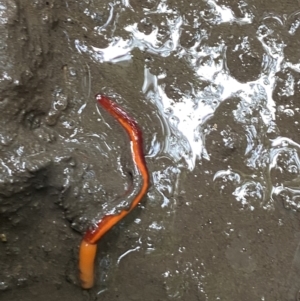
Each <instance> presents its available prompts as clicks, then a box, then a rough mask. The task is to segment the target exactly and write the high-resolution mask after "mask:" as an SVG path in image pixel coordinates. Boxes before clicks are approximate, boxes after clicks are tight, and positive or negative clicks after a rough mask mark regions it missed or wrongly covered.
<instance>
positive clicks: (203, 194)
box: [0, 0, 300, 301]
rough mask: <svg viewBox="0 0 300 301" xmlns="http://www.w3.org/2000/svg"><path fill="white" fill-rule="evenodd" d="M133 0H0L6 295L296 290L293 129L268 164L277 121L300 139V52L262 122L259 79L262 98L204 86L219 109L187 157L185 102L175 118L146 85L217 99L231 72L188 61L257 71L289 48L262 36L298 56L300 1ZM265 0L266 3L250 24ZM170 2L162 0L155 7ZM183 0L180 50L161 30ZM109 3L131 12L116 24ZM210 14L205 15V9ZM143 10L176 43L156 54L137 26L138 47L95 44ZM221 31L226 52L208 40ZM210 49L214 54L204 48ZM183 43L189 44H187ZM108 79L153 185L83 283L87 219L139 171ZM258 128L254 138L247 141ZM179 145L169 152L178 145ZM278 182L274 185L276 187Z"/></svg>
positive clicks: (0, 194) (200, 296) (256, 295)
mask: <svg viewBox="0 0 300 301" xmlns="http://www.w3.org/2000/svg"><path fill="white" fill-rule="evenodd" d="M123 2H124V3H123ZM127 2H128V1H122V5H123V6H122V7H121V8H120V7H118V6H117V4H114V5H113V4H112V3H110V2H109V1H108V2H107V3H106V2H105V3H102V2H101V1H65V2H61V1H57V0H52V1H51V0H49V1H41V0H34V1H25V0H24V1H17V0H15V1H13V0H0V58H1V59H0V91H1V94H0V95H1V97H0V110H1V114H0V124H1V126H0V299H1V300H7V301H14V300H24V301H27V300H28V301H29V300H32V301H35V300H41V299H43V300H45V301H51V300H74V301H76V300H100V299H101V300H145V301H147V300H149V301H153V300H174V299H178V300H246V301H247V300H249V301H253V300H288V301H290V300H296V299H295V298H296V295H297V292H298V291H299V288H300V281H299V279H300V278H299V275H300V266H299V264H298V261H299V257H300V253H299V241H300V236H299V231H300V221H299V219H300V216H299V212H297V211H299V202H298V199H299V197H298V195H295V193H294V190H293V187H295V186H297V185H298V184H299V175H298V174H299V169H300V166H299V164H298V163H297V162H298V161H297V160H298V155H297V150H296V151H294V150H292V149H291V148H292V146H293V144H292V143H291V142H289V141H288V140H287V142H285V143H286V144H289V149H288V151H283V150H281V149H279V148H278V149H276V145H275V146H274V147H273V146H272V147H273V148H274V149H273V151H274V152H276V156H275V155H274V157H276V160H277V161H276V162H277V163H278V168H277V169H275V168H274V166H272V167H270V170H271V169H272V170H271V171H270V176H269V175H266V170H267V169H268V168H267V167H266V166H267V164H269V161H268V160H271V159H272V158H271V157H270V158H271V159H269V157H268V155H267V152H266V149H260V148H259V147H260V144H263V143H266V144H268V143H269V144H271V142H269V141H271V139H273V136H274V139H275V136H276V135H277V136H280V135H281V136H285V137H287V138H289V139H293V140H295V141H297V140H298V132H299V125H298V123H297V122H298V121H297V120H298V118H297V117H298V115H299V108H298V105H297V95H298V94H299V83H298V81H299V72H298V69H297V66H296V67H295V66H293V68H292V67H287V68H285V69H284V70H283V71H279V72H276V74H275V82H274V89H273V95H272V97H273V99H274V101H275V103H276V124H275V122H273V121H270V122H269V123H268V124H267V122H265V120H266V119H268V118H269V116H270V115H271V113H270V112H269V111H268V103H267V102H266V100H265V98H264V94H266V92H265V91H262V90H263V89H262V88H261V86H259V85H256V84H253V86H252V88H253V91H254V92H253V94H254V96H255V97H253V99H255V101H256V102H255V103H254V104H251V106H250V105H249V103H247V101H245V99H244V98H243V95H242V93H240V94H238V93H236V95H233V96H230V97H228V98H227V99H226V100H223V101H222V103H221V102H220V103H217V102H216V101H215V99H214V98H211V99H209V98H205V99H204V100H203V101H202V100H201V101H202V102H205V103H206V104H207V103H209V102H211V103H210V105H211V106H212V107H213V108H214V111H213V116H212V115H211V116H210V117H209V118H207V120H205V121H204V122H203V123H202V125H201V127H200V126H199V128H197V131H199V132H201V133H200V134H199V140H200V138H201V137H202V138H203V137H205V141H206V145H205V147H206V149H207V153H204V152H203V153H202V154H201V155H202V160H196V165H195V168H194V169H193V170H191V169H189V168H187V164H186V163H185V162H184V160H185V159H186V158H190V156H191V154H190V153H189V152H188V151H186V147H187V145H188V141H187V140H185V139H184V137H182V136H181V135H179V134H176V132H175V130H176V129H177V125H178V123H179V121H178V120H177V119H176V116H175V115H173V112H171V111H167V110H166V111H164V114H165V116H167V118H168V121H169V122H170V124H171V126H170V127H169V129H171V130H168V126H167V125H166V124H164V122H163V121H162V120H163V118H161V117H160V115H159V114H158V113H157V114H156V107H155V102H154V100H153V99H154V98H155V97H153V99H151V100H152V101H149V99H148V98H147V96H146V93H144V92H145V91H146V92H147V91H148V90H147V89H150V88H149V87H151V86H155V82H154V81H153V78H154V77H155V76H158V77H159V80H162V79H164V78H165V81H164V88H165V94H166V96H167V97H169V98H172V99H173V101H174V103H177V104H178V103H180V102H181V100H180V97H182V95H186V94H188V93H190V91H189V89H190V87H191V85H192V86H193V87H194V88H195V91H196V92H197V91H198V90H201V91H205V92H206V91H213V93H215V94H214V96H215V98H216V99H218V93H219V92H220V91H219V90H218V89H219V87H218V86H217V85H213V84H211V82H210V81H209V80H207V79H205V78H204V77H202V78H200V79H199V78H196V77H195V74H196V72H195V70H194V69H193V70H192V69H191V68H190V66H191V65H193V64H194V65H195V66H198V67H199V68H201V67H203V68H204V67H206V66H212V65H214V66H216V68H217V72H216V73H215V74H213V76H212V78H215V77H217V75H218V74H219V73H225V74H227V75H228V76H232V77H233V78H234V79H236V80H237V81H238V82H240V83H242V84H243V83H248V82H253V81H256V80H258V79H260V78H262V77H263V75H266V74H268V73H270V72H271V71H270V70H273V69H274V68H275V67H274V66H275V65H276V63H277V61H276V59H273V60H271V59H270V58H266V57H267V55H270V54H269V53H268V52H267V50H266V49H267V48H266V47H264V45H268V46H270V45H271V46H272V45H273V46H274V47H273V48H272V49H273V50H274V53H276V54H277V52H276V51H278V53H279V52H280V51H281V50H282V49H283V48H284V47H283V45H284V44H286V45H287V47H286V48H285V49H284V53H285V56H286V61H285V62H284V63H282V64H289V63H290V64H297V63H298V56H299V54H298V52H295V51H293V49H294V48H295V47H297V45H298V44H297V43H298V40H297V37H298V35H299V29H297V26H296V25H297V24H298V23H297V22H298V14H297V13H295V12H297V10H298V9H299V7H298V6H299V5H298V2H297V1H290V2H287V3H285V4H284V5H283V4H282V3H277V2H274V1H267V2H264V3H262V2H260V1H248V3H247V5H246V4H245V3H244V2H242V1H241V2H239V1H237V2H238V4H237V3H231V2H232V1H221V2H222V3H219V5H222V4H223V5H225V6H227V7H230V8H231V10H232V12H233V13H234V17H235V22H233V23H230V22H228V23H226V24H225V25H222V24H221V25H220V20H219V19H218V18H217V17H216V16H217V13H218V11H217V10H216V9H215V6H214V5H213V4H212V2H211V3H208V2H207V3H206V2H203V3H202V2H201V3H200V4H199V3H198V1H192V2H191V3H187V2H184V1H175V2H174V3H172V6H173V8H174V9H173V10H170V9H169V7H168V5H169V6H171V4H170V3H167V1H166V2H164V1H163V4H162V5H161V7H159V6H158V4H157V3H156V1H144V2H143V1H142V2H141V1H130V3H129V2H128V3H127ZM167 4H168V5H167ZM164 5H165V6H164ZM253 7H255V12H256V17H255V18H254V17H253V16H252V17H253V22H252V23H251V24H250V25H249V24H245V23H244V22H245V20H247V18H246V17H245V16H248V17H249V16H250V17H251V13H252V12H253ZM159 9H161V10H162V12H163V13H159V14H155V13H154V12H156V11H157V10H159ZM175 10H178V11H179V12H180V14H181V15H182V16H184V22H183V23H184V24H183V25H182V31H181V32H182V35H181V37H180V44H181V47H182V48H181V52H178V53H175V52H172V50H170V49H171V48H172V47H173V46H174V45H173V46H172V45H171V44H170V43H169V44H170V45H171V46H170V45H169V44H167V43H166V44H163V43H165V40H167V37H168V36H169V35H172V30H170V28H171V29H174V27H176V24H172V22H171V21H170V16H171V15H172V14H175V13H174V11H175ZM145 11H146V15H147V16H146V17H145V18H143V20H142V21H141V22H140V16H141V15H143V14H144V13H145ZM91 12H93V13H91ZM264 12H272V14H269V15H267V16H266V15H264ZM111 15H113V16H117V17H116V18H119V19H116V20H115V19H114V20H115V21H114V22H112V23H109V22H108V24H106V23H107V20H110V18H111ZM277 15H280V16H283V17H282V19H279V18H276V16H277ZM199 16H200V17H201V20H202V22H201V24H200V23H197V22H196V21H195V18H198V17H199ZM274 16H275V17H274ZM286 16H289V17H288V18H286ZM133 20H136V22H139V24H138V26H137V29H136V30H135V31H134V30H133V31H132V32H133V34H134V33H136V32H137V30H138V31H140V32H141V33H144V34H145V35H150V34H151V33H152V32H153V30H155V29H156V28H157V27H160V29H159V32H158V42H159V43H162V44H163V45H164V47H161V49H160V48H159V49H160V50H159V51H160V52H161V53H163V52H164V51H167V52H166V53H167V54H164V53H163V55H161V56H159V57H156V55H157V53H155V51H158V50H157V49H158V48H157V49H155V48H153V49H154V50H153V49H152V50H151V51H149V47H150V46H149V45H148V44H147V47H148V48H147V47H145V45H142V44H138V42H137V38H136V40H134V39H132V41H133V40H134V41H135V43H136V44H134V42H132V43H133V44H132V45H133V46H132V45H130V47H132V51H131V53H130V55H131V61H129V62H128V61H127V60H125V59H124V60H120V61H118V60H117V59H116V60H117V61H113V62H110V61H109V60H107V61H106V60H105V57H104V56H102V57H99V56H97V55H99V53H100V51H98V52H97V51H96V52H92V50H91V49H93V48H92V46H91V45H94V46H93V47H96V48H99V49H104V48H105V47H108V46H109V45H110V43H111V41H113V39H114V36H118V37H122V38H124V40H125V39H126V38H128V37H129V36H130V35H129V32H128V30H126V26H125V25H128V23H129V22H133ZM282 20H284V21H282ZM120 24H121V25H120ZM123 24H124V26H123ZM170 24H171V26H170ZM293 24H294V27H293V26H292V25H293ZM172 26H173V27H172ZM289 30H290V31H289ZM291 30H294V31H295V32H291ZM102 32H104V33H105V34H102ZM100 33H101V34H100ZM203 33H205V34H204V37H203V39H202V38H201V45H200V44H199V45H196V47H194V48H193V45H194V44H195V43H196V42H197V40H199V36H201V35H202V34H203ZM267 33H268V34H267ZM145 37H146V36H145ZM208 37H209V38H208ZM145 39H146V38H145ZM174 39H175V38H174ZM174 39H173V40H174ZM116 42H117V41H116ZM173 42H174V41H173ZM224 43H225V44H226V45H227V47H226V49H225V48H224V49H225V50H224V51H223V50H222V51H220V52H219V55H217V56H213V55H209V54H208V55H207V56H206V51H207V53H208V49H210V48H216V49H217V48H218V47H220V45H222V44H224ZM141 45H142V46H141ZM271 46H270V47H271ZM126 47H127V46H126ZM128 47H129V46H128ZM201 47H202V48H201ZM276 47H277V48H276ZM281 47H282V48H281ZM150 48H151V47H150ZM199 49H203V53H204V56H201V57H197V55H195V53H196V54H198V52H197V51H198V50H199ZM195 51H196V52H195ZM199 52H201V51H200V50H199ZM161 53H160V54H161ZM183 53H188V54H189V59H187V60H182V56H183ZM274 53H273V54H274ZM108 55H109V54H108ZM223 60H224V61H226V64H224V63H223ZM116 62H117V64H114V63H116ZM147 72H148V73H147ZM145 74H146V75H145ZM147 74H148V75H147ZM143 76H145V77H147V76H148V82H147V83H146V84H145V82H146V81H145V79H144V78H143ZM291 89H292V90H293V91H292V90H291ZM195 91H194V90H193V91H192V93H190V94H189V95H192V97H193V96H194V95H193V93H195V94H197V93H196V92H195ZM291 91H292V92H291ZM98 92H103V93H106V94H107V95H109V96H111V97H112V98H113V99H115V100H117V101H118V102H119V103H120V105H122V106H123V107H124V108H125V109H126V110H127V111H128V112H130V115H131V116H133V117H134V118H135V119H136V120H137V122H138V123H139V124H140V126H141V128H142V130H143V137H144V149H145V154H146V160H147V163H148V166H149V169H150V173H151V179H152V180H151V183H152V186H151V188H150V189H149V192H148V195H147V197H146V198H145V200H144V201H143V202H142V204H141V205H140V206H139V207H138V208H137V209H136V210H135V211H134V212H133V213H132V214H131V215H129V216H128V217H127V218H126V219H125V220H124V221H122V222H121V223H120V224H119V225H117V226H116V227H115V228H114V229H113V231H111V232H110V233H108V234H107V235H106V236H105V238H104V239H103V240H101V242H100V243H99V249H100V251H99V252H98V256H97V262H96V286H95V288H93V289H92V290H90V291H83V290H82V289H81V288H80V286H79V281H78V270H77V262H78V246H79V243H80V240H81V238H82V235H83V233H84V232H85V230H86V229H87V227H88V226H89V225H91V223H92V222H94V221H96V220H99V219H100V218H101V217H103V216H104V215H105V214H106V213H107V212H109V211H110V210H112V209H114V208H116V207H117V206H119V204H120V201H122V195H123V194H124V191H126V190H127V189H128V187H129V186H130V185H131V182H132V178H131V175H132V174H134V166H133V163H132V159H131V154H130V145H129V143H128V137H127V136H126V133H125V132H124V131H123V130H122V129H121V128H120V126H119V125H118V124H117V123H116V122H115V121H114V120H113V119H112V118H111V117H110V116H109V115H108V114H106V113H105V112H102V111H101V110H100V111H99V109H98V108H97V105H96V103H95V100H94V95H95V94H96V93H98ZM203 95H204V96H207V95H208V93H206V94H205V93H204V94H203ZM257 95H258V96H257ZM261 95H263V96H261ZM248 96H249V95H248ZM249 98H251V97H250V96H249ZM199 103H200V102H199ZM197 105H198V104H197ZM195 107H196V104H195ZM296 108H298V110H296ZM294 109H295V112H296V113H295V112H294V111H293V110H294ZM99 112H100V113H99ZM262 112H263V113H262ZM161 115H162V114H161ZM240 116H242V117H243V118H240ZM250 121H251V122H250ZM252 122H253V123H252ZM266 124H267V125H266ZM197 131H195V132H197ZM245 133H246V134H245ZM257 133H258V134H257ZM201 135H202V136H201ZM200 136H201V137H200ZM254 136H255V139H254V142H253V145H254V146H253V145H252V148H249V147H248V148H247V143H249V141H250V140H251V139H252V138H253V137H254ZM277 136H276V137H277ZM164 137H168V139H166V140H167V142H166V141H165V142H162V141H164ZM182 141H183V142H182ZM266 141H267V142H266ZM274 143H275V142H274ZM178 145H180V147H178ZM176 147H178V149H176V150H175V151H174V154H175V155H174V156H173V157H172V156H171V155H170V154H169V153H168V152H167V150H174V149H175V148H176ZM255 147H256V148H255ZM161 149H163V150H164V152H163V151H161ZM253 149H255V150H257V151H253ZM245 150H246V151H245ZM298 152H299V149H298ZM257 153H259V156H258V157H259V158H258V159H257V157H255V156H256V155H257ZM208 157H209V158H210V160H208V159H207V158H208ZM286 158H288V159H289V160H288V163H286V161H285V160H286ZM280 160H281V161H280ZM245 162H246V163H245ZM244 163H245V164H244ZM297 164H298V165H297ZM220 170H222V172H219V171H220ZM221 176H222V177H221ZM223 176H224V177H223ZM241 178H243V180H241ZM213 179H214V180H213ZM265 179H267V180H265ZM281 183H283V184H282V185H289V187H291V188H290V189H289V190H288V189H287V190H284V189H283V188H282V187H281V186H280V187H279V184H281ZM241 184H243V188H240V189H239V187H238V186H237V185H241ZM277 184H278V185H277ZM272 185H273V186H272ZM276 185H277V186H276ZM271 186H272V187H275V186H276V187H277V190H274V191H275V192H276V197H275V196H274V197H273V198H272V193H273V192H274V191H272V189H271V188H270V187H271ZM237 187H238V188H237ZM278 187H279V188H278ZM281 188H282V190H280V189H281ZM243 189H244V190H243ZM233 191H234V192H233ZM266 208H267V209H268V210H269V208H271V209H272V210H270V211H268V210H266ZM160 231H162V232H160Z"/></svg>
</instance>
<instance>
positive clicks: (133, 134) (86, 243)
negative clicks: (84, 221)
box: [79, 94, 149, 289]
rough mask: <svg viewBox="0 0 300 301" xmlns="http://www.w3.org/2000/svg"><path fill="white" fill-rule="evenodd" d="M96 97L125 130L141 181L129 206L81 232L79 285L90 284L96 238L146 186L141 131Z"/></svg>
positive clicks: (105, 100) (103, 98) (124, 212)
mask: <svg viewBox="0 0 300 301" xmlns="http://www.w3.org/2000/svg"><path fill="white" fill-rule="evenodd" d="M96 99H97V102H98V104H99V105H100V106H102V107H103V108H104V109H105V110H106V111H107V112H108V113H110V114H111V115H112V116H113V117H114V118H115V119H116V120H117V121H118V122H119V123H120V124H121V126H122V127H123V128H124V129H125V131H126V132H127V134H128V136H129V138H130V141H131V143H132V148H131V151H132V158H133V161H134V164H135V165H136V167H137V168H138V170H139V171H140V173H141V175H142V178H143V184H142V186H141V188H140V190H139V192H138V193H137V195H136V196H135V198H134V199H133V201H132V203H131V204H130V206H129V208H126V209H124V210H122V211H121V212H120V213H118V214H116V215H105V216H104V217H103V218H102V219H101V220H100V221H99V222H98V223H97V225H96V227H93V228H92V229H90V230H88V231H87V232H86V234H85V235H84V237H83V239H82V242H81V245H80V251H79V271H80V280H81V286H82V287H83V288H85V289H89V288H91V287H92V286H93V285H94V261H95V257H96V252H97V241H98V240H99V239H100V238H101V237H102V236H103V235H104V234H105V233H106V232H108V231H109V230H110V229H111V228H112V227H113V226H114V225H116V224H117V223H118V222H119V221H120V220H121V219H122V218H124V217H125V216H126V215H127V214H128V213H129V212H130V211H132V209H133V208H135V207H136V206H137V204H138V203H139V202H140V201H141V199H142V198H143V197H144V195H145V194H146V193H147V190H148V187H149V174H148V169H147V165H146V162H145V158H144V153H143V138H142V132H141V130H140V128H139V127H138V125H137V123H136V122H135V120H134V119H132V118H131V117H130V116H128V114H127V113H126V112H125V111H124V110H123V109H122V108H120V107H119V106H118V105H117V104H116V103H115V102H113V101H112V100H110V99H109V98H108V97H106V96H103V95H100V94H98V95H97V96H96Z"/></svg>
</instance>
